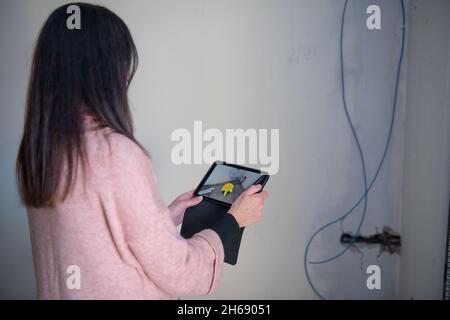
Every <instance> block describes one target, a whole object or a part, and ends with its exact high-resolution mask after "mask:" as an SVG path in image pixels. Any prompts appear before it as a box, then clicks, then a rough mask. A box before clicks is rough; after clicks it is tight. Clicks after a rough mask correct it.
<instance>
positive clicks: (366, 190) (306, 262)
mask: <svg viewBox="0 0 450 320" xmlns="http://www.w3.org/2000/svg"><path fill="white" fill-rule="evenodd" d="M399 2H400V6H401V14H402V26H401V30H402V34H401V48H400V55H399V59H398V64H397V70H396V79H395V88H394V97H393V102H392V114H391V121H390V125H389V131H388V136H387V139H386V144H385V147H384V151H383V156H382V157H381V160H380V162H379V164H378V166H377V170H376V171H375V174H374V176H373V178H372V180H371V181H370V183H368V179H367V171H366V165H365V159H364V152H363V150H362V148H361V144H360V140H359V137H358V134H357V133H356V129H355V127H354V125H353V121H352V119H351V117H350V115H349V112H348V108H347V101H346V98H345V73H344V56H343V43H344V25H345V14H346V10H347V4H348V0H345V3H344V7H343V10H342V16H341V27H340V41H339V53H340V79H341V98H342V105H343V108H344V112H345V115H346V118H347V121H348V124H349V126H350V129H351V131H352V135H353V139H354V141H355V143H356V147H357V149H358V154H359V158H360V161H361V169H362V174H363V180H364V192H363V194H362V195H361V197H360V198H359V200H358V201H356V203H355V204H354V205H353V206H352V207H351V208H350V209H349V210H348V211H347V212H345V213H344V214H343V215H341V216H340V217H339V218H336V219H334V220H332V221H330V222H328V223H326V224H325V225H323V226H321V227H320V228H318V229H317V230H316V231H315V232H314V233H313V235H312V236H311V238H310V239H309V240H308V242H307V244H306V248H305V254H304V261H303V262H304V268H305V274H306V278H307V281H308V283H309V285H310V286H311V288H312V289H313V291H314V293H315V294H316V295H317V296H318V297H319V298H321V299H325V297H324V296H323V295H322V294H321V293H320V292H319V291H318V289H317V288H316V287H315V286H314V284H313V282H312V279H311V276H310V274H309V270H308V266H309V265H318V264H325V263H328V262H331V261H333V260H335V259H337V258H339V257H341V256H342V255H344V254H345V253H346V252H347V251H348V249H349V248H350V247H351V246H352V245H353V244H354V242H355V240H356V239H357V237H358V235H359V232H360V230H361V227H362V226H363V224H364V220H365V218H366V212H367V200H368V193H369V191H370V190H371V188H372V186H373V185H374V183H375V181H376V179H377V177H378V174H379V173H380V171H381V168H382V167H383V164H384V161H385V159H386V155H387V152H388V149H389V145H390V142H391V138H392V131H393V127H394V120H395V114H396V109H397V96H398V87H399V82H400V71H401V65H402V61H403V53H404V46H405V5H404V1H403V0H400V1H399ZM362 201H364V205H363V213H362V216H361V220H360V222H359V224H358V227H357V229H356V231H355V232H353V234H352V236H351V239H349V241H347V242H346V246H345V247H344V249H343V250H342V251H340V252H339V253H337V254H335V255H333V256H332V257H329V258H326V259H321V260H318V261H310V260H308V254H309V249H310V246H311V243H312V242H313V240H314V239H315V237H317V235H319V234H320V233H321V232H322V231H324V230H325V229H327V228H329V227H330V226H332V225H334V224H336V223H338V222H339V223H341V222H342V221H344V220H345V219H346V218H347V217H348V216H349V215H350V214H351V213H352V212H353V211H354V210H355V209H356V208H357V207H358V206H359V205H360V203H361V202H362Z"/></svg>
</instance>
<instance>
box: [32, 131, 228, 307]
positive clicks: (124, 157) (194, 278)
mask: <svg viewBox="0 0 450 320" xmlns="http://www.w3.org/2000/svg"><path fill="white" fill-rule="evenodd" d="M86 146H87V154H88V160H89V162H88V165H87V166H86V171H85V174H83V171H82V170H81V169H80V168H79V169H78V170H77V176H76V182H75V184H74V186H73V189H72V190H71V192H70V193H69V195H68V197H67V198H66V199H65V201H64V202H60V203H58V204H57V205H56V206H55V207H54V208H52V209H43V208H40V209H32V208H29V209H28V220H29V225H30V234H31V241H32V249H33V259H34V265H35V271H36V278H37V288H38V298H40V299H176V298H177V297H178V296H192V295H206V294H209V293H211V292H212V291H214V290H215V289H216V288H217V285H218V283H219V280H220V278H221V273H222V269H223V260H224V250H223V245H222V242H221V240H220V238H219V236H218V234H217V233H216V232H215V231H213V230H211V229H207V230H203V231H201V232H199V233H198V234H196V235H194V237H192V238H191V239H190V240H185V239H184V238H182V237H181V236H180V235H179V234H178V232H177V230H176V224H179V223H180V222H181V219H182V217H172V216H171V213H170V211H169V209H168V207H167V206H166V205H165V204H164V202H163V200H162V199H161V196H160V194H159V193H158V189H157V185H156V179H155V174H154V171H153V168H152V164H151V161H150V159H149V157H148V156H146V155H145V153H144V152H143V151H142V150H141V149H140V148H139V147H138V146H137V145H136V144H135V143H133V142H132V141H131V140H129V139H127V138H126V137H124V136H122V135H120V134H117V133H113V132H111V130H109V129H101V130H91V131H88V132H87V133H86ZM71 266H75V268H78V267H79V271H80V273H79V275H80V277H79V280H80V282H79V283H80V288H79V289H77V288H73V286H71V285H70V282H71V281H72V280H73V275H75V276H76V275H77V274H76V273H73V272H74V271H73V270H74V269H73V268H74V267H71ZM75 270H76V269H75ZM68 282H69V284H68Z"/></svg>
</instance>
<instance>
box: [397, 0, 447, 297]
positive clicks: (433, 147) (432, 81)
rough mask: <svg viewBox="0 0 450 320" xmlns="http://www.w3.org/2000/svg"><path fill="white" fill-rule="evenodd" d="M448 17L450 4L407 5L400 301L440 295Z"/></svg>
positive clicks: (444, 227) (444, 218)
mask: <svg viewBox="0 0 450 320" xmlns="http://www.w3.org/2000/svg"><path fill="white" fill-rule="evenodd" d="M449 17H450V2H449V1H445V0H442V1H417V0H416V1H412V2H411V30H410V32H411V37H410V43H409V51H408V59H409V67H408V78H407V83H408V84H407V86H408V94H407V105H408V108H407V111H406V137H407V138H406V144H405V162H404V176H405V188H404V190H403V195H404V200H403V214H402V236H403V239H402V240H403V251H402V255H401V269H400V271H401V272H400V287H399V292H400V297H401V298H404V299H442V295H443V283H444V282H443V279H444V265H445V256H446V254H445V253H446V248H445V243H446V235H447V233H446V232H447V230H448V229H447V228H448V214H449V195H450V165H449V164H450V100H449V92H450V81H449V80H450V19H449ZM424 79H427V80H426V81H424Z"/></svg>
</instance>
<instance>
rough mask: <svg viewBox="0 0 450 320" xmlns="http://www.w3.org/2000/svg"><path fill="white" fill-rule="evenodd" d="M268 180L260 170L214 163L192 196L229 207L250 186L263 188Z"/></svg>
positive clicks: (266, 175)
mask: <svg viewBox="0 0 450 320" xmlns="http://www.w3.org/2000/svg"><path fill="white" fill-rule="evenodd" d="M268 179H269V175H268V174H267V173H266V172H263V171H261V170H257V169H252V168H248V167H243V166H240V165H237V164H231V163H226V162H222V161H216V162H215V163H213V165H212V166H211V168H210V169H209V170H208V172H207V173H206V175H205V176H204V177H203V179H202V181H201V182H200V184H199V185H198V187H197V188H196V189H195V192H194V194H195V195H196V196H203V197H204V198H207V199H209V200H213V201H215V202H217V203H219V204H222V205H225V206H231V205H232V204H233V202H234V201H235V200H236V199H237V197H239V195H240V194H241V193H242V192H244V191H245V190H247V189H248V188H249V187H250V186H251V185H254V184H261V185H262V186H263V187H264V185H265V184H266V182H267V180H268Z"/></svg>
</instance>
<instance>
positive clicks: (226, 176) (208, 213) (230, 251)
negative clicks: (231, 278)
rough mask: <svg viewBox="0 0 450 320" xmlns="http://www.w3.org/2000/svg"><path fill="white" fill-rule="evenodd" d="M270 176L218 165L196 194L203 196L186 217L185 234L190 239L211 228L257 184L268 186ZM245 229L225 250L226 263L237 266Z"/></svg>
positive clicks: (183, 232)
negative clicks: (241, 195)
mask: <svg viewBox="0 0 450 320" xmlns="http://www.w3.org/2000/svg"><path fill="white" fill-rule="evenodd" d="M268 179H269V175H268V174H267V173H265V172H262V171H260V170H257V169H252V168H247V167H243V166H240V165H236V164H231V163H226V162H219V161H218V162H215V163H214V164H213V165H212V166H211V168H210V169H209V170H208V172H207V173H206V175H205V176H204V177H203V179H202V180H201V182H200V183H199V185H198V186H197V188H196V189H195V191H194V194H195V195H197V196H199V195H201V196H203V201H202V202H200V203H199V204H198V205H196V206H193V207H189V208H187V210H186V213H185V215H184V219H183V224H182V226H181V235H182V236H183V237H184V238H186V239H189V238H191V237H192V236H193V235H194V234H196V233H198V232H200V231H202V230H204V229H208V228H211V227H212V226H214V225H215V224H216V222H217V221H218V220H219V219H220V218H221V217H222V216H223V215H224V214H226V213H227V212H228V210H229V209H230V207H231V205H232V204H233V201H234V200H236V198H237V197H239V195H240V194H241V193H242V192H243V191H245V190H246V189H248V188H249V187H250V186H251V185H253V184H261V185H262V186H264V185H265V184H266V182H267V180H268ZM243 232H244V228H240V230H239V234H238V235H237V236H236V237H234V238H233V241H231V242H230V243H229V244H228V245H227V246H226V247H224V253H225V262H226V263H228V264H231V265H235V264H236V262H237V258H238V254H239V247H240V245H241V239H242V234H243Z"/></svg>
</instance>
